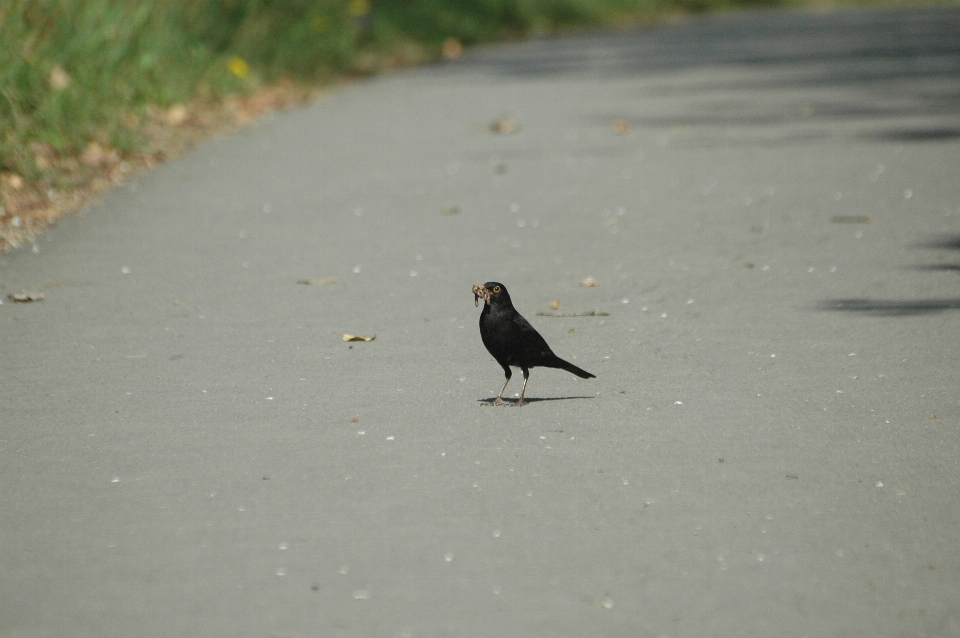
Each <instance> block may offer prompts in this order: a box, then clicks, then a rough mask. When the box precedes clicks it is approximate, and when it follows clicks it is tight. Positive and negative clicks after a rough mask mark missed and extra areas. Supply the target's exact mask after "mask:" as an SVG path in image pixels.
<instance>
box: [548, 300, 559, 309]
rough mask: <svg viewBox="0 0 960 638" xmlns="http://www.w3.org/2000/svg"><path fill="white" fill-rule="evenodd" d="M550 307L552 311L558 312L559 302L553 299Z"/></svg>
mask: <svg viewBox="0 0 960 638" xmlns="http://www.w3.org/2000/svg"><path fill="white" fill-rule="evenodd" d="M550 307H551V308H553V309H554V310H560V300H559V299H554V300H553V301H551V302H550Z"/></svg>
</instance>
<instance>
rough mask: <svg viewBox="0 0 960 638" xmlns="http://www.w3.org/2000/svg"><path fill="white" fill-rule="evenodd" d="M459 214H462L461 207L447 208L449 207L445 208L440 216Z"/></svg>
mask: <svg viewBox="0 0 960 638" xmlns="http://www.w3.org/2000/svg"><path fill="white" fill-rule="evenodd" d="M459 212H460V207H459V206H447V207H446V208H444V209H443V210H442V211H440V214H441V215H456V214H458V213H459Z"/></svg>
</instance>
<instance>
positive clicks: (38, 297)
mask: <svg viewBox="0 0 960 638" xmlns="http://www.w3.org/2000/svg"><path fill="white" fill-rule="evenodd" d="M7 299H9V300H10V301H16V302H17V303H28V302H30V301H42V300H43V293H42V292H21V293H18V294H14V295H7Z"/></svg>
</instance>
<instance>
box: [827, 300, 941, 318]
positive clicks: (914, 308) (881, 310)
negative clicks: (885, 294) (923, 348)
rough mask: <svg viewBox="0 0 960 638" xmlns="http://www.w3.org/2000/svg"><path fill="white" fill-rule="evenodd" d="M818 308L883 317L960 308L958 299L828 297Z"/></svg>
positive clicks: (923, 313)
mask: <svg viewBox="0 0 960 638" xmlns="http://www.w3.org/2000/svg"><path fill="white" fill-rule="evenodd" d="M819 309H820V310H840V311H844V312H860V313H864V314H870V315H879V316H884V317H903V316H908V315H926V314H931V313H934V312H942V311H944V310H960V299H917V300H910V301H905V300H897V299H830V300H828V301H824V302H822V303H821V304H820V308H819Z"/></svg>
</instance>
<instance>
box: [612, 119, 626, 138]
mask: <svg viewBox="0 0 960 638" xmlns="http://www.w3.org/2000/svg"><path fill="white" fill-rule="evenodd" d="M629 130H630V122H628V121H626V120H623V119H619V120H614V121H613V132H614V133H616V134H617V135H623V134H624V133H626V132H627V131H629Z"/></svg>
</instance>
